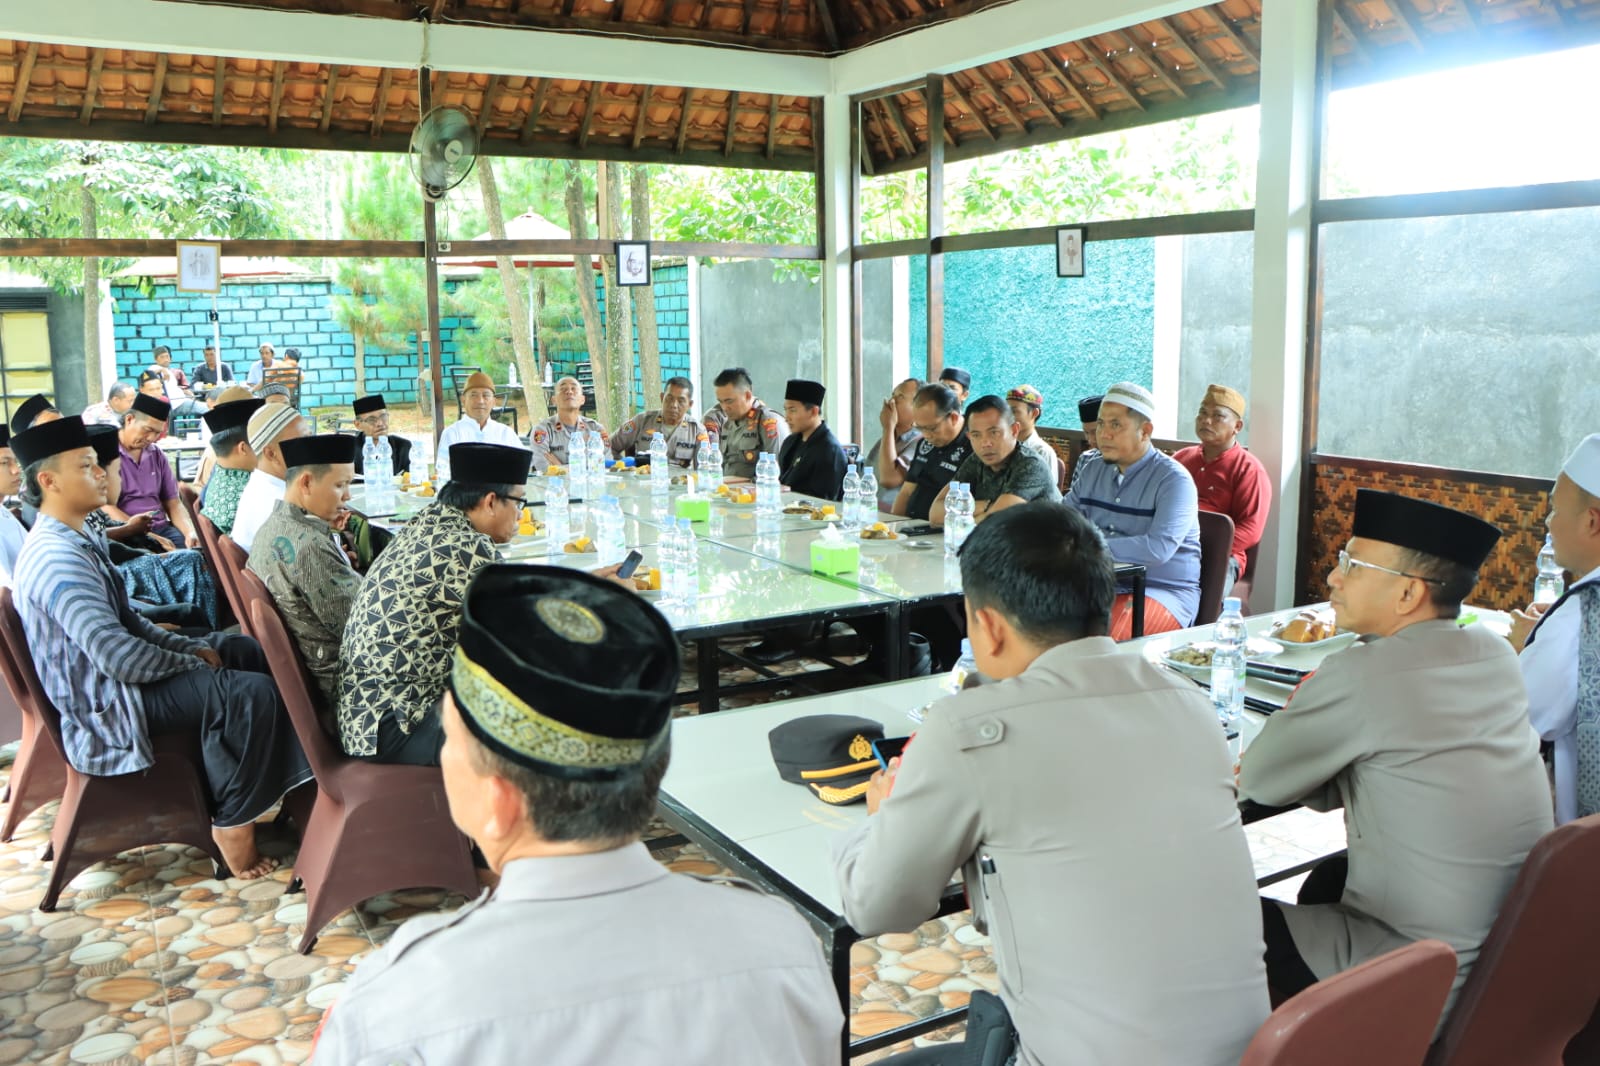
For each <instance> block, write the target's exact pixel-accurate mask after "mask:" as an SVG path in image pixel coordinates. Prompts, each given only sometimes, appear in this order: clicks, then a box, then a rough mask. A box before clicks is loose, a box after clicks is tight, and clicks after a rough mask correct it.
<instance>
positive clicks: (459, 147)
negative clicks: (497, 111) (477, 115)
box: [411, 107, 478, 201]
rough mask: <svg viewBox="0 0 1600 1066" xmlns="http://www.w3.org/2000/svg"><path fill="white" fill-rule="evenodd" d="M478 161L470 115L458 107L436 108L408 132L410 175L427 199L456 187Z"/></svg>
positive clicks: (440, 195)
mask: <svg viewBox="0 0 1600 1066" xmlns="http://www.w3.org/2000/svg"><path fill="white" fill-rule="evenodd" d="M477 159H478V135H477V132H476V131H475V130H474V129H473V124H472V116H471V115H469V114H468V113H467V112H465V111H463V110H462V109H461V108H459V107H436V108H434V109H433V110H431V111H429V112H428V113H427V114H426V115H423V116H422V121H420V122H418V123H417V128H416V129H414V130H412V131H411V173H412V174H413V175H415V176H416V179H417V184H419V185H421V186H422V195H423V196H425V197H427V198H428V199H429V200H433V201H438V200H442V199H444V194H445V193H447V192H449V191H450V190H451V189H453V188H455V187H456V186H457V185H460V184H461V183H462V182H463V181H465V180H466V178H467V175H468V174H471V173H472V165H473V164H474V163H476V162H477Z"/></svg>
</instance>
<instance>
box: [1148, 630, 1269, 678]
mask: <svg viewBox="0 0 1600 1066" xmlns="http://www.w3.org/2000/svg"><path fill="white" fill-rule="evenodd" d="M1214 647H1216V642H1215V641H1211V640H1195V641H1190V642H1189V643H1187V644H1179V645H1178V646H1177V647H1175V648H1168V649H1167V650H1166V651H1165V652H1163V653H1162V654H1161V661H1162V662H1163V663H1165V664H1166V665H1168V666H1170V667H1172V668H1173V669H1174V670H1181V671H1183V672H1184V673H1186V674H1196V675H1209V674H1210V673H1211V664H1210V663H1206V664H1205V665H1203V666H1202V665H1200V664H1198V663H1186V662H1181V661H1179V660H1177V659H1174V658H1173V657H1172V653H1173V652H1175V651H1182V650H1183V649H1184V648H1198V649H1201V650H1205V649H1210V648H1214ZM1283 648H1284V646H1283V645H1282V644H1279V643H1278V642H1277V641H1275V640H1267V639H1266V638H1265V637H1251V638H1250V639H1249V640H1248V641H1247V642H1246V643H1245V646H1244V653H1245V658H1247V659H1270V658H1272V657H1273V656H1274V655H1280V654H1282V653H1283Z"/></svg>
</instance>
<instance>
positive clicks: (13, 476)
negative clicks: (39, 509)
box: [0, 426, 28, 587]
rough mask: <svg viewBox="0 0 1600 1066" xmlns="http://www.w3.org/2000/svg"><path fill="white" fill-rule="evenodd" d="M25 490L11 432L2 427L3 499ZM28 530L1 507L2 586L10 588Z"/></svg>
mask: <svg viewBox="0 0 1600 1066" xmlns="http://www.w3.org/2000/svg"><path fill="white" fill-rule="evenodd" d="M21 491H22V467H21V466H20V465H19V464H18V463H17V458H16V456H14V455H12V454H11V430H10V428H9V427H7V426H0V498H5V499H10V498H11V497H13V496H15V495H17V494H18V493H20V492H21ZM27 535H28V530H27V528H26V527H24V526H23V524H22V523H21V522H19V521H18V520H17V516H16V515H14V514H12V513H11V508H9V507H0V586H5V587H9V586H10V585H11V573H12V571H14V570H15V569H16V568H17V556H18V555H20V554H22V541H23V538H25V537H26V536H27Z"/></svg>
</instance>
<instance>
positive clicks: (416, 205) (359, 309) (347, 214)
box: [327, 155, 427, 396]
mask: <svg viewBox="0 0 1600 1066" xmlns="http://www.w3.org/2000/svg"><path fill="white" fill-rule="evenodd" d="M405 167H406V164H405V161H404V160H402V159H399V158H398V157H395V156H376V155H375V156H367V157H364V158H362V159H360V160H358V161H355V162H354V164H353V165H352V166H351V167H350V168H349V169H348V170H347V171H346V173H345V176H344V177H345V180H344V186H343V197H342V199H341V201H340V211H341V214H342V215H343V216H344V230H345V233H344V235H345V236H346V237H349V238H352V239H355V240H419V239H420V238H421V230H422V210H421V203H422V201H421V197H420V196H419V195H418V194H417V190H416V183H415V182H413V181H412V180H411V176H410V174H409V173H407V172H406V169H405ZM327 264H328V266H327V269H328V273H329V274H330V276H331V277H332V278H333V281H334V284H335V285H336V286H337V287H339V288H342V289H347V290H349V292H348V295H346V294H342V293H335V294H334V295H333V296H332V297H331V298H330V301H329V302H330V309H331V310H332V312H333V317H334V320H335V321H336V322H338V323H339V324H340V325H341V326H343V327H344V328H345V329H346V330H348V331H349V332H350V335H351V337H352V338H354V343H355V393H356V395H357V396H365V395H366V393H367V374H366V362H367V350H368V348H378V349H382V350H390V351H393V350H396V349H399V348H401V347H402V346H404V345H406V343H407V340H406V335H405V332H404V331H402V332H400V333H398V334H397V333H395V332H394V330H393V325H394V322H395V321H396V320H397V319H398V320H399V321H402V322H405V323H410V322H413V321H415V320H416V319H417V318H418V317H421V318H424V319H425V318H426V316H427V308H426V306H422V307H421V308H420V309H418V308H412V307H408V308H405V309H404V310H403V311H401V312H400V313H399V314H398V315H397V314H396V308H395V307H394V306H393V304H394V303H395V302H396V301H398V300H401V299H404V298H410V299H420V298H422V296H423V289H422V286H421V284H420V282H419V283H417V284H415V285H413V284H411V283H410V282H409V279H407V281H406V282H405V283H404V284H402V285H401V286H400V288H398V289H397V290H396V291H394V292H387V291H385V288H384V281H385V279H386V272H385V267H384V265H383V264H382V263H381V262H379V261H375V260H371V259H330V260H327ZM412 273H414V271H413V272H412ZM387 276H389V277H392V276H394V270H393V268H390V269H389V271H388V274H387Z"/></svg>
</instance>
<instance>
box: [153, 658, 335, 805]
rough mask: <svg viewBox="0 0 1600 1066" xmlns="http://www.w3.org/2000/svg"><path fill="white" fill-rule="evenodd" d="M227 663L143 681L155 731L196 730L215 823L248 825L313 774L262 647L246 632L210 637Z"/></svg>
mask: <svg viewBox="0 0 1600 1066" xmlns="http://www.w3.org/2000/svg"><path fill="white" fill-rule="evenodd" d="M205 639H206V642H207V643H208V644H210V645H211V647H212V648H214V649H215V650H216V652H217V654H218V655H219V656H221V658H222V666H223V668H222V669H220V670H217V669H213V668H212V667H210V666H207V665H205V664H201V667H200V669H198V670H189V671H187V672H185V673H181V674H178V675H177V676H176V677H169V678H167V679H166V680H165V681H156V682H152V683H151V684H148V685H145V686H143V688H142V689H141V693H142V695H143V697H144V717H145V728H146V729H147V730H149V733H150V735H151V736H152V737H156V736H163V735H165V734H168V733H182V732H190V731H196V730H197V731H199V733H200V749H201V753H202V755H203V758H204V762H205V776H206V784H207V787H208V790H209V791H210V793H211V801H212V807H211V824H212V825H214V826H216V827H217V828H219V829H228V828H231V827H234V826H240V825H246V824H248V823H250V822H253V821H255V820H256V819H257V818H259V817H261V815H263V814H265V813H266V812H267V810H268V809H270V808H271V807H272V805H273V804H275V803H277V802H278V801H279V800H280V799H282V798H283V795H284V793H286V792H288V791H289V790H290V789H292V788H294V787H295V786H296V785H300V784H303V783H304V782H306V781H309V780H311V768H310V766H308V765H307V763H306V757H305V753H304V752H302V751H301V750H300V741H299V740H298V739H297V738H296V737H295V735H294V728H293V726H291V725H290V723H289V715H288V712H287V711H285V710H284V707H283V701H282V700H281V699H280V698H279V697H278V688H277V686H276V685H274V684H273V683H272V678H271V676H269V675H268V673H267V659H266V656H265V655H263V654H262V652H261V645H259V644H257V643H256V642H255V641H254V640H251V639H250V638H249V637H244V636H238V635H233V636H225V635H223V634H221V633H213V634H211V635H210V636H209V637H207V638H205Z"/></svg>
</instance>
